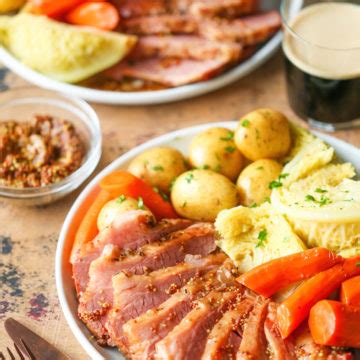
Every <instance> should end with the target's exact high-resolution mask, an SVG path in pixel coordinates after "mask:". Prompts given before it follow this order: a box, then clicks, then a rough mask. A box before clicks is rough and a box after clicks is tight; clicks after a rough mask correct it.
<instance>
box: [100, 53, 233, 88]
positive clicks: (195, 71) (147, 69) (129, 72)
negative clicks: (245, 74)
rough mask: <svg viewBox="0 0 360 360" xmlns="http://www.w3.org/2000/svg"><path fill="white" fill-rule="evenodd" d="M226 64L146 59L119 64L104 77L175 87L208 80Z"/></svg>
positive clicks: (204, 61)
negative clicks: (125, 77)
mask: <svg viewBox="0 0 360 360" xmlns="http://www.w3.org/2000/svg"><path fill="white" fill-rule="evenodd" d="M227 64H228V62H227V61H226V60H223V59H215V60H203V61H199V60H192V59H170V58H166V59H159V58H154V59H147V60H140V61H135V62H131V63H127V62H126V61H124V62H121V63H119V64H117V65H115V66H114V67H112V68H110V69H108V70H106V71H105V75H106V76H108V77H109V78H111V79H113V80H117V81H121V80H122V78H123V77H124V76H128V77H131V78H136V79H141V80H147V81H153V82H156V83H159V84H163V85H165V86H170V87H176V86H181V85H186V84H190V83H194V82H197V81H202V80H208V79H210V78H212V77H214V76H215V75H217V74H218V73H220V72H221V71H222V70H223V69H224V67H225V66H226V65H227Z"/></svg>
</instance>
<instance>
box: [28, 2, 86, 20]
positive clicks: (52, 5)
mask: <svg viewBox="0 0 360 360" xmlns="http://www.w3.org/2000/svg"><path fill="white" fill-rule="evenodd" d="M84 1H85V0H56V1H54V0H31V1H30V4H31V8H32V10H33V11H34V12H36V13H39V14H42V15H47V16H49V17H57V16H60V15H62V14H64V13H66V12H67V11H69V10H70V9H72V8H73V7H75V6H77V5H79V4H81V3H83V2H84Z"/></svg>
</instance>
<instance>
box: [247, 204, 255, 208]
mask: <svg viewBox="0 0 360 360" xmlns="http://www.w3.org/2000/svg"><path fill="white" fill-rule="evenodd" d="M249 207H250V208H256V207H257V203H253V204H251V205H250V206H249Z"/></svg>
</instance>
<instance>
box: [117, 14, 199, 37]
mask: <svg viewBox="0 0 360 360" xmlns="http://www.w3.org/2000/svg"><path fill="white" fill-rule="evenodd" d="M121 25H122V29H123V30H124V31H126V32H128V33H131V34H137V35H161V34H193V33H195V32H196V31H197V28H198V24H197V21H196V20H195V19H194V18H192V17H191V16H189V15H182V14H163V15H154V16H141V17H135V18H130V19H126V20H124V21H123V22H122V24H121Z"/></svg>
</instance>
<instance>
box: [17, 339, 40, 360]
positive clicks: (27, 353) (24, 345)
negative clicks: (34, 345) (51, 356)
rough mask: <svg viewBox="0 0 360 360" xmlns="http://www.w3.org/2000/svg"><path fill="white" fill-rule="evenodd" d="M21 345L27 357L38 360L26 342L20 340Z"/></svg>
mask: <svg viewBox="0 0 360 360" xmlns="http://www.w3.org/2000/svg"><path fill="white" fill-rule="evenodd" d="M20 341H21V344H22V345H23V347H24V348H25V350H26V355H27V356H28V357H29V358H30V359H31V360H36V358H35V356H34V354H33V353H32V352H31V350H30V349H29V347H28V346H27V345H26V343H25V341H24V340H23V339H21V338H20Z"/></svg>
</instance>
